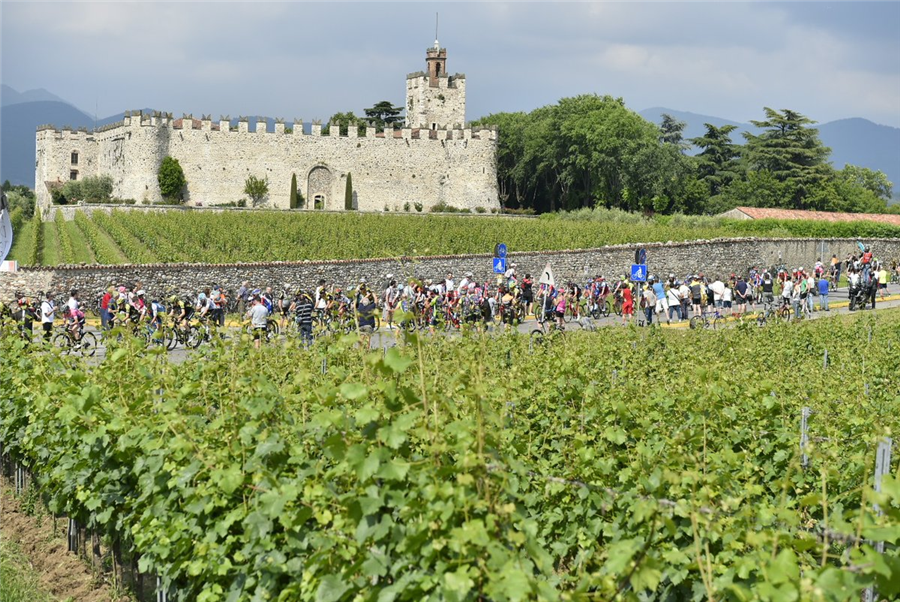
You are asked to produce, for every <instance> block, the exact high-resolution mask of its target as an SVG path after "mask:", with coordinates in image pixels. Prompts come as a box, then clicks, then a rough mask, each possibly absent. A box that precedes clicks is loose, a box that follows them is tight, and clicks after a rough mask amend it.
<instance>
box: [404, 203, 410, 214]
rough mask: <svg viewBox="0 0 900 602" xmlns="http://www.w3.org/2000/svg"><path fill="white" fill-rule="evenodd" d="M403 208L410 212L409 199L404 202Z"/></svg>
mask: <svg viewBox="0 0 900 602" xmlns="http://www.w3.org/2000/svg"><path fill="white" fill-rule="evenodd" d="M403 210H404V211H406V212H409V201H406V202H405V203H403Z"/></svg>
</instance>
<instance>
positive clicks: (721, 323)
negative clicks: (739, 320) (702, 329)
mask: <svg viewBox="0 0 900 602" xmlns="http://www.w3.org/2000/svg"><path fill="white" fill-rule="evenodd" d="M727 319H728V318H726V317H725V316H716V319H715V320H713V321H712V327H713V330H718V329H720V328H724V327H725V322H726V320H727ZM707 324H708V322H707Z"/></svg>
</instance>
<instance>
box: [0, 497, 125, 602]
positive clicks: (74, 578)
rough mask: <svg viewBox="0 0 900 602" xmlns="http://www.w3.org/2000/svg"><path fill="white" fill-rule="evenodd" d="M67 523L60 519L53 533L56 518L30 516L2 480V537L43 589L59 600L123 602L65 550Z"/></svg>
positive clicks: (0, 514)
mask: <svg viewBox="0 0 900 602" xmlns="http://www.w3.org/2000/svg"><path fill="white" fill-rule="evenodd" d="M65 533H66V520H65V519H59V520H57V524H56V534H55V535H54V533H53V517H51V516H48V515H46V514H44V515H42V516H29V515H28V514H26V513H25V512H24V511H23V510H22V502H21V500H19V499H17V498H16V497H15V496H14V495H13V491H12V489H11V487H10V486H9V483H8V482H6V481H5V479H0V537H3V538H4V539H6V538H8V539H9V540H11V541H13V542H15V543H16V544H17V545H18V547H19V549H20V550H21V551H22V554H24V555H25V556H26V557H27V558H28V560H29V562H30V564H31V566H32V568H33V569H34V571H35V572H36V573H37V574H38V576H39V578H40V585H41V589H43V590H44V591H47V592H50V593H51V594H53V595H54V596H56V597H57V598H58V599H59V600H72V601H73V602H121V601H123V600H127V599H128V598H127V597H125V596H117V595H116V593H115V590H114V589H113V587H112V586H111V585H110V584H109V583H107V582H105V581H104V579H103V577H102V576H101V575H97V576H96V577H95V576H94V575H93V574H92V572H91V568H90V566H88V565H87V564H85V563H84V562H82V561H81V559H79V558H78V557H77V556H75V554H71V553H69V551H68V550H67V549H66V540H65Z"/></svg>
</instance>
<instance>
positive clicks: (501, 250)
mask: <svg viewBox="0 0 900 602" xmlns="http://www.w3.org/2000/svg"><path fill="white" fill-rule="evenodd" d="M494 257H502V258H503V259H506V245H505V244H503V243H502V242H501V243H498V244H497V245H496V246H495V247H494Z"/></svg>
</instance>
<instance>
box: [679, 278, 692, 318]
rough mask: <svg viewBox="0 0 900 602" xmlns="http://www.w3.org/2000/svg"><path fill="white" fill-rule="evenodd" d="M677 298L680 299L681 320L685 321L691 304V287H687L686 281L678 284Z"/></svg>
mask: <svg viewBox="0 0 900 602" xmlns="http://www.w3.org/2000/svg"><path fill="white" fill-rule="evenodd" d="M678 297H679V298H680V299H681V319H682V320H687V317H688V312H689V311H690V304H691V303H690V301H691V287H690V286H688V282H687V280H682V281H681V282H680V283H678Z"/></svg>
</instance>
